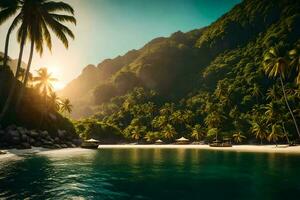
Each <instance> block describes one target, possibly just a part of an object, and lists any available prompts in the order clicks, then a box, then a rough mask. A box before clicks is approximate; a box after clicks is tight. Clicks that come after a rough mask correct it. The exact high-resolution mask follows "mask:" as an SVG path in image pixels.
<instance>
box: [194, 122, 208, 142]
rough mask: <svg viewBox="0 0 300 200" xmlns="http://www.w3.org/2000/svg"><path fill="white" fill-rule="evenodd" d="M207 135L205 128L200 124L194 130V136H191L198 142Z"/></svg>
mask: <svg viewBox="0 0 300 200" xmlns="http://www.w3.org/2000/svg"><path fill="white" fill-rule="evenodd" d="M205 134H206V132H205V130H204V128H203V127H202V126H201V125H200V124H196V125H195V126H194V127H193V128H192V134H191V136H192V137H193V138H195V139H196V140H197V141H199V140H201V138H203V137H204V136H205Z"/></svg>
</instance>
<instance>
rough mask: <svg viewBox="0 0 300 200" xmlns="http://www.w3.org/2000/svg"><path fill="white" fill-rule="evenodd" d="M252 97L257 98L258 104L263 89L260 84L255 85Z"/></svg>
mask: <svg viewBox="0 0 300 200" xmlns="http://www.w3.org/2000/svg"><path fill="white" fill-rule="evenodd" d="M252 95H253V96H255V97H256V102H257V103H258V97H259V96H262V92H261V89H260V87H259V85H258V84H256V83H255V84H254V87H253V88H252Z"/></svg>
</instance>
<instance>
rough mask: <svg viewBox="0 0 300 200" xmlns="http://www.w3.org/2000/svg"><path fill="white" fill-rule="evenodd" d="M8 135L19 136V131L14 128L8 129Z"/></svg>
mask: <svg viewBox="0 0 300 200" xmlns="http://www.w3.org/2000/svg"><path fill="white" fill-rule="evenodd" d="M8 135H9V136H10V137H20V134H19V132H18V131H16V130H9V131H8Z"/></svg>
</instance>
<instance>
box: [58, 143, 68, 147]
mask: <svg viewBox="0 0 300 200" xmlns="http://www.w3.org/2000/svg"><path fill="white" fill-rule="evenodd" d="M60 146H61V148H68V145H66V144H61V145H60Z"/></svg>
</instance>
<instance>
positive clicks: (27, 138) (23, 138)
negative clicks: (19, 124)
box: [20, 133, 29, 142]
mask: <svg viewBox="0 0 300 200" xmlns="http://www.w3.org/2000/svg"><path fill="white" fill-rule="evenodd" d="M20 135H21V140H22V141H24V142H27V141H28V140H29V137H28V136H27V135H26V134H25V133H21V134H20Z"/></svg>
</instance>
